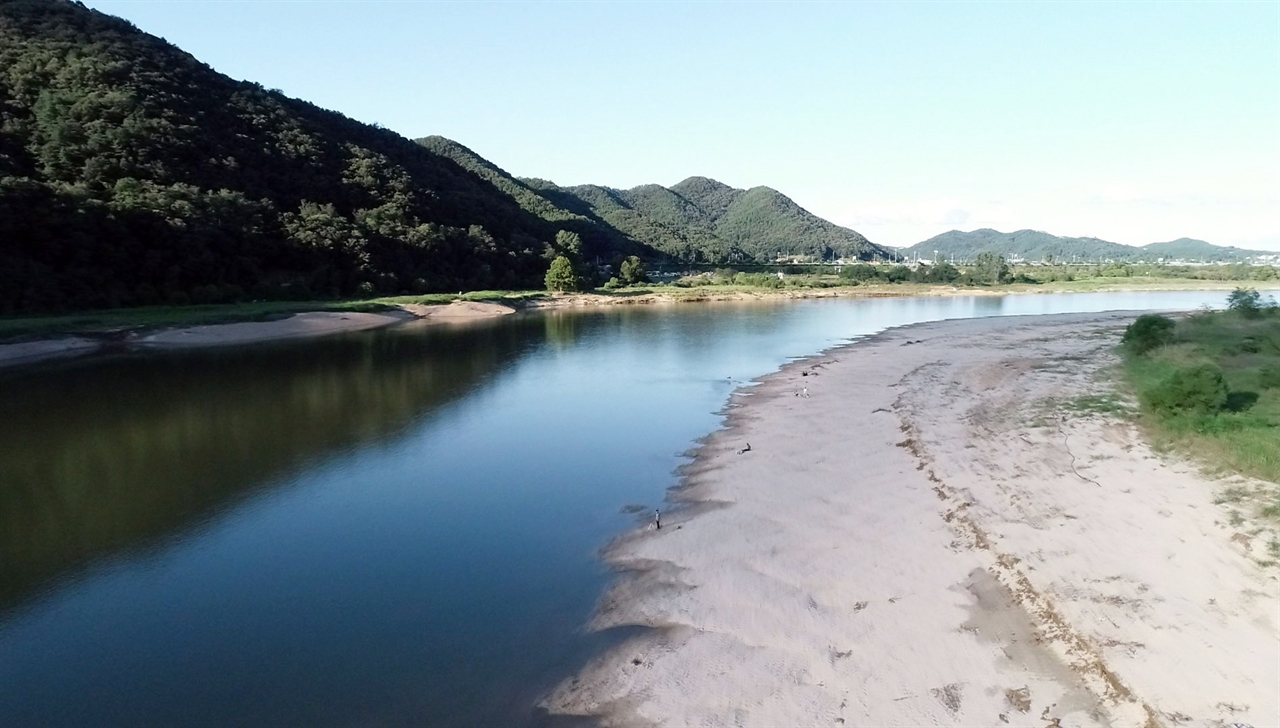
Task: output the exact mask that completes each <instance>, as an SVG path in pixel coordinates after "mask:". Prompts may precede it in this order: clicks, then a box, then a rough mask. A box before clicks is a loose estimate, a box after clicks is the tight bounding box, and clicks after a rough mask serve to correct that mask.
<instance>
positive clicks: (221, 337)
mask: <svg viewBox="0 0 1280 728" xmlns="http://www.w3.org/2000/svg"><path fill="white" fill-rule="evenodd" d="M515 312H516V309H514V308H512V307H510V306H504V305H501V304H496V303H481V302H475V301H456V302H454V303H449V304H437V305H421V304H405V305H402V306H398V307H396V308H394V309H391V310H388V311H383V312H378V313H370V312H360V311H302V312H298V313H293V314H290V315H288V316H286V317H284V318H280V319H275V320H271V321H241V322H234V323H220V324H200V325H196V326H174V327H159V328H157V329H154V330H148V329H134V330H125V331H114V332H108V333H107V335H106V336H97V337H95V336H92V335H89V334H85V335H76V334H72V335H64V336H57V337H53V338H46V339H34V340H32V341H20V342H16V343H9V344H0V368H3V367H6V366H23V365H29V364H34V363H38V362H41V361H48V360H52V359H66V358H72V357H79V356H85V355H88V354H93V353H95V352H98V351H101V350H102V349H104V348H106V347H107V346H113V347H118V348H124V349H125V350H129V351H146V350H173V349H192V348H204V347H218V346H241V345H246V344H257V343H264V342H268V341H285V340H289V339H303V338H314V337H317V336H328V335H333V334H341V333H350V332H355V331H366V330H369V329H377V328H386V327H388V326H394V325H398V324H404V323H408V322H413V321H418V322H422V323H425V324H430V325H458V324H462V323H466V322H470V321H476V320H483V319H489V318H494V317H498V316H505V315H509V314H512V313H515Z"/></svg>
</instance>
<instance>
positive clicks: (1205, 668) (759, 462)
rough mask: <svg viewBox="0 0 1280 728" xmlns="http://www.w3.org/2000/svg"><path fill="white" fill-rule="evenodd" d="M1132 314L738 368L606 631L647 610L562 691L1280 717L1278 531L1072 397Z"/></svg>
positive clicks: (868, 717)
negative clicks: (1238, 513)
mask: <svg viewBox="0 0 1280 728" xmlns="http://www.w3.org/2000/svg"><path fill="white" fill-rule="evenodd" d="M1134 315H1136V314H1134V313H1115V312H1113V313H1103V314H1063V315H1052V316H1044V317H1003V318H998V319H969V320H959V321H944V322H930V323H923V324H914V325H910V326H905V327H900V328H894V329H889V330H887V331H884V332H881V333H879V334H876V335H874V336H870V337H867V338H865V339H861V340H858V341H855V342H852V343H850V344H847V345H843V346H840V347H836V348H833V349H831V350H828V351H826V352H824V353H822V354H818V355H815V356H813V357H809V358H806V359H801V360H797V361H795V362H791V363H789V364H787V365H786V366H784V367H782V368H781V369H779V370H778V371H776V372H774V373H772V374H769V375H766V376H765V377H762V378H760V379H759V380H757V382H756V384H755V386H751V387H748V388H744V389H740V390H738V391H737V392H735V393H734V395H733V396H732V397H731V399H730V402H729V404H728V405H726V410H725V421H724V424H723V425H722V427H721V428H720V429H718V430H717V431H715V432H713V433H711V434H710V435H708V436H707V437H706V438H704V439H703V440H702V441H701V444H700V445H699V446H698V447H697V448H696V451H695V456H694V459H693V460H692V461H691V462H690V463H688V464H687V465H686V466H685V467H684V468H682V471H681V473H680V482H679V483H678V484H677V485H676V486H674V487H673V488H672V489H671V491H670V492H669V498H668V502H669V503H671V504H673V505H674V506H675V507H674V508H673V509H672V510H671V511H669V512H668V513H667V514H665V517H664V519H663V520H664V524H663V528H662V529H661V531H654V530H652V528H651V527H650V528H644V529H638V530H633V531H631V532H629V533H625V534H623V535H621V536H619V537H618V538H617V539H615V540H614V541H613V542H611V543H610V544H609V545H608V546H607V547H606V549H605V553H604V556H605V560H606V562H607V563H609V564H610V565H611V566H612V567H613V568H614V569H615V570H617V571H618V572H619V573H618V576H617V578H616V580H615V583H614V584H613V585H612V586H611V587H610V589H609V590H608V592H607V593H606V594H605V595H604V597H603V598H602V599H601V602H600V605H599V608H598V610H597V612H596V614H595V617H594V618H593V621H592V623H591V624H590V626H589V628H590V629H593V630H602V629H608V628H613V627H620V626H633V627H634V626H640V627H646V628H648V630H647V631H646V632H645V633H644V634H642V635H641V636H638V637H634V638H631V639H629V640H627V641H625V642H624V643H622V644H621V645H619V646H618V647H616V648H614V649H613V650H611V651H609V652H607V653H606V654H604V655H602V656H600V657H598V658H597V659H596V660H594V661H593V662H592V663H591V664H589V665H588V666H587V667H586V668H585V669H584V670H583V671H582V672H580V673H579V674H578V675H577V676H576V677H574V678H572V679H571V680H568V681H566V682H565V683H563V684H562V685H561V686H560V687H559V688H558V689H557V690H556V691H554V692H553V693H552V694H551V695H550V696H549V697H548V698H547V699H546V700H545V702H544V707H546V708H547V709H548V710H550V711H551V712H552V713H553V714H564V715H573V716H590V717H592V718H595V719H597V720H599V721H600V723H601V724H602V725H605V726H614V725H633V724H646V725H647V724H652V725H673V726H675V725H688V724H702V725H737V724H748V725H757V724H765V725H774V724H804V725H820V724H823V725H840V724H853V725H861V724H880V725H885V724H888V725H908V724H910V725H917V724H937V725H1001V724H1013V725H1035V726H1037V727H1039V726H1043V725H1044V724H1045V723H1046V722H1049V723H1050V724H1053V725H1072V726H1076V725H1080V726H1087V725H1132V726H1143V727H1144V728H1146V727H1150V726H1166V725H1167V726H1172V725H1197V726H1219V725H1222V724H1223V722H1224V721H1225V723H1226V724H1230V723H1233V722H1243V723H1246V724H1247V723H1252V724H1254V725H1270V724H1274V723H1276V722H1277V721H1278V720H1280V698H1277V696H1275V695H1274V689H1273V687H1274V685H1275V684H1276V683H1277V682H1278V681H1280V667H1278V666H1277V665H1276V664H1275V661H1274V659H1273V658H1274V655H1275V654H1276V650H1277V648H1280V627H1277V624H1276V621H1275V619H1274V614H1275V613H1276V611H1277V608H1280V588H1278V587H1277V570H1276V566H1275V565H1274V564H1271V565H1270V566H1266V565H1262V561H1261V560H1262V557H1261V556H1260V554H1261V553H1265V549H1263V548H1258V546H1257V545H1255V544H1254V543H1253V542H1252V541H1258V542H1259V544H1260V543H1261V542H1262V540H1265V536H1259V535H1258V534H1255V536H1254V538H1253V539H1252V541H1250V540H1249V539H1248V538H1247V537H1242V534H1241V533H1239V532H1234V531H1236V529H1235V528H1234V527H1233V526H1231V525H1228V524H1227V523H1226V518H1225V513H1224V512H1223V511H1222V509H1221V508H1220V507H1219V506H1216V505H1215V504H1214V495H1215V493H1216V492H1217V491H1218V490H1220V489H1221V487H1222V485H1223V483H1222V482H1221V481H1213V480H1210V479H1207V478H1205V477H1204V476H1202V475H1201V474H1199V472H1198V471H1197V470H1196V469H1195V468H1193V467H1189V466H1188V465H1186V464H1185V463H1181V462H1178V461H1175V460H1165V459H1163V458H1161V457H1159V456H1156V455H1155V454H1153V453H1152V452H1151V451H1150V450H1149V448H1147V447H1146V445H1145V444H1144V443H1143V442H1142V441H1141V438H1140V437H1139V436H1138V433H1137V431H1136V429H1135V428H1134V426H1133V425H1132V424H1130V423H1128V422H1125V421H1122V420H1117V419H1116V418H1115V417H1109V416H1103V415H1098V414H1089V413H1083V414H1082V413H1080V412H1076V411H1073V410H1072V409H1071V405H1070V402H1071V401H1072V400H1071V397H1076V396H1081V395H1083V394H1087V393H1088V392H1091V391H1094V390H1095V389H1096V388H1097V387H1098V386H1099V385H1098V383H1097V382H1096V381H1095V380H1096V376H1097V374H1098V373H1099V372H1101V371H1102V370H1103V369H1104V368H1105V367H1107V366H1110V365H1112V364H1113V363H1114V362H1113V361H1112V359H1113V358H1114V355H1113V354H1111V348H1112V347H1113V346H1114V343H1115V342H1116V341H1118V336H1119V332H1120V330H1121V329H1122V327H1123V325H1124V324H1125V323H1127V322H1128V321H1129V320H1131V319H1132V318H1133V316H1134ZM1100 331H1103V332H1105V334H1100V333H1099V332H1100ZM975 342H979V343H976V344H975ZM806 387H807V388H808V390H809V396H807V397H806V396H797V395H796V392H801V393H802V394H803V391H804V390H803V388H806ZM747 442H750V443H751V450H750V452H746V453H740V452H739V451H740V450H741V449H742V448H743V446H744V444H745V443H747ZM1271 537H1272V538H1274V534H1272V535H1271Z"/></svg>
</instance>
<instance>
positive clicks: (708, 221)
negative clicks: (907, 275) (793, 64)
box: [418, 137, 893, 263]
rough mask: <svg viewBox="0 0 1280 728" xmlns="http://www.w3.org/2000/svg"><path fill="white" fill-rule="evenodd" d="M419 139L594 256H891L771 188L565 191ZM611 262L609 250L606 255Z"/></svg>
mask: <svg viewBox="0 0 1280 728" xmlns="http://www.w3.org/2000/svg"><path fill="white" fill-rule="evenodd" d="M418 142H419V143H420V144H422V145H424V146H426V147H427V148H428V149H431V150H432V151H434V152H437V153H439V154H442V155H444V156H447V157H449V158H450V159H452V160H454V161H455V162H457V163H458V164H459V165H461V166H463V167H464V168H466V169H469V170H471V171H473V172H475V173H476V174H478V175H480V176H481V177H484V178H485V179H487V180H489V181H490V182H492V183H493V184H494V185H495V186H497V187H498V188H499V189H501V190H502V191H503V192H505V193H507V194H508V195H510V196H511V197H512V199H513V200H515V201H516V202H518V203H519V204H520V206H521V207H523V208H524V209H525V210H527V211H529V212H531V213H533V214H535V215H538V216H539V217H542V218H544V219H547V220H551V221H555V222H557V223H558V224H561V225H562V226H563V227H565V228H566V229H571V230H574V231H575V232H578V233H579V234H580V235H581V236H582V237H583V240H585V241H592V240H594V241H598V244H597V245H595V246H589V247H588V250H587V252H588V253H589V254H590V253H593V252H594V253H596V254H597V255H599V254H601V251H615V252H613V253H612V256H613V257H616V255H617V252H616V251H619V250H623V249H625V248H628V246H630V248H629V249H628V250H627V253H628V254H631V253H633V252H634V253H635V254H639V255H642V256H643V255H646V254H649V255H652V254H654V253H657V254H659V255H660V256H663V257H667V258H670V259H673V260H677V261H681V262H687V263H745V262H753V261H754V262H768V261H772V260H773V259H775V258H776V257H778V256H779V255H784V254H792V255H808V256H813V257H817V258H826V259H832V258H841V257H843V258H854V257H861V258H864V259H870V258H872V257H876V256H879V257H892V255H893V254H892V253H891V252H889V251H887V250H885V249H883V248H881V247H879V246H876V245H874V244H872V243H870V242H869V241H867V239H866V238H864V237H863V236H862V235H859V234H858V233H856V232H854V231H852V230H849V229H846V228H842V227H839V226H837V225H834V224H832V223H830V222H827V221H826V220H823V219H821V218H819V217H817V216H815V215H813V214H811V213H809V212H808V211H806V210H804V209H803V208H801V207H800V206H799V205H797V204H795V203H794V202H792V201H791V200H790V199H788V198H787V197H786V196H784V195H782V194H781V193H780V192H777V191H776V190H772V189H769V188H768V187H756V188H753V189H751V190H739V189H734V188H732V187H729V186H728V185H725V184H722V183H720V182H716V181H715V180H712V179H707V178H706V177H690V178H689V179H687V180H684V181H683V182H681V183H679V184H677V185H674V186H672V187H670V188H667V187H663V186H661V185H656V184H647V185H641V186H639V187H634V188H632V189H629V190H620V189H614V188H611V187H602V186H600V185H578V186H574V187H560V186H558V185H556V184H555V183H553V182H549V181H547V180H544V179H538V178H532V177H531V178H525V179H516V178H513V177H511V176H510V175H508V174H507V173H506V172H503V171H502V170H501V169H498V168H497V167H496V166H494V165H493V164H492V163H490V162H488V161H486V160H484V159H482V158H480V157H479V156H478V155H476V154H475V153H474V152H472V151H471V150H469V149H467V148H466V147H464V146H462V145H461V144H458V143H457V142H453V141H450V140H448V139H445V138H443V137H427V138H425V139H419V140H418ZM604 254H605V255H606V257H609V255H610V253H607V252H606V253H604Z"/></svg>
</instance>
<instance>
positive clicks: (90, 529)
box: [0, 318, 573, 611]
mask: <svg viewBox="0 0 1280 728" xmlns="http://www.w3.org/2000/svg"><path fill="white" fill-rule="evenodd" d="M551 320H552V319H550V318H548V321H551ZM540 329H541V326H540V325H539V323H538V322H537V321H534V320H530V319H520V320H518V321H510V322H506V321H504V322H501V323H500V324H497V325H485V326H469V327H466V328H465V329H464V328H454V327H444V328H440V327H435V328H431V329H422V330H418V331H415V330H414V329H413V328H412V327H406V328H404V329H401V330H395V331H386V332H378V333H377V334H374V335H366V336H355V337H338V338H333V339H326V340H321V341H316V342H308V343H307V344H305V345H304V346H292V345H280V346H266V347H261V348H239V349H229V350H208V351H200V352H187V353H182V354H170V355H153V356H123V357H118V358H114V359H111V360H106V361H93V362H77V363H74V364H71V365H63V366H57V367H52V368H43V369H39V370H34V371H26V372H20V373H18V374H16V375H10V376H7V377H5V378H4V379H0V387H3V390H2V391H3V392H4V396H2V397H0V421H3V422H4V423H5V437H3V438H0V611H3V609H4V608H5V607H11V606H12V605H13V604H15V603H16V602H18V601H20V600H21V599H22V597H23V596H24V595H25V594H27V593H29V592H31V591H32V590H33V589H35V588H36V587H38V586H39V585H40V584H42V583H44V582H47V581H49V580H50V579H52V578H53V577H55V576H56V575H58V574H59V573H61V572H62V571H64V570H66V569H67V568H69V567H72V566H74V565H76V564H79V563H83V562H85V561H87V560H91V559H92V558H94V557H95V556H97V555H99V554H102V553H106V552H110V551H111V550H113V549H118V548H122V547H136V546H138V545H139V544H142V543H146V542H148V541H149V540H151V539H153V538H154V537H156V536H160V535H162V534H166V533H169V532H172V531H174V530H177V529H180V528H182V527H184V526H185V525H187V524H190V523H192V522H197V521H199V520H200V519H202V518H205V517H208V515H209V514H210V513H212V512H214V511H216V510H217V509H218V508H219V507H224V506H226V505H228V504H229V503H232V502H234V501H235V500H236V499H237V498H239V497H242V496H244V495H245V494H246V493H249V492H252V491H253V490H254V489H255V488H261V487H264V486H266V485H268V484H270V483H273V482H276V481H277V480H278V478H279V477H280V476H282V475H284V474H286V473H288V472H290V471H293V470H295V469H297V468H299V467H302V466H304V465H305V464H306V463H307V462H308V461H309V460H311V459H313V458H316V457H328V456H331V455H332V454H333V453H336V452H342V451H344V450H347V449H349V448H352V447H355V446H358V445H359V444H360V443H364V442H372V441H376V440H378V439H380V438H383V437H386V436H388V435H390V434H392V433H395V432H397V431H400V430H402V429H403V428H405V427H406V426H407V425H408V424H409V423H411V422H413V421H415V420H416V419H418V418H420V417H421V416H423V415H424V414H426V413H429V412H430V411H432V410H433V409H435V408H438V407H440V406H441V405H443V404H445V403H447V402H449V401H450V400H452V399H454V398H456V397H458V396H460V395H462V394H464V393H466V392H469V391H472V390H474V389H475V388H476V387H478V386H479V385H480V383H481V382H483V381H484V380H485V379H486V378H487V377H489V376H492V375H493V373H494V372H496V371H498V370H499V369H501V368H502V367H503V366H505V365H506V364H508V363H509V362H510V361H512V360H513V359H514V358H515V357H517V356H518V355H519V354H520V353H521V352H522V351H525V350H527V349H528V348H529V347H530V345H531V344H533V343H535V342H537V341H539V340H540V339H541V337H542V333H543V332H542V331H541V330H540ZM556 331H557V334H556V338H557V340H558V341H560V342H562V343H564V342H569V341H571V340H572V337H573V327H572V326H567V325H560V326H558V327H557V329H556Z"/></svg>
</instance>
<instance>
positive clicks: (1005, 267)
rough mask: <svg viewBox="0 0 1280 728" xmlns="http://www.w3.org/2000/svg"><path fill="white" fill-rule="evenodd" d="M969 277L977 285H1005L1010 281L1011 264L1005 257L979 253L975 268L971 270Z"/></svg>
mask: <svg viewBox="0 0 1280 728" xmlns="http://www.w3.org/2000/svg"><path fill="white" fill-rule="evenodd" d="M969 277H970V278H972V279H973V280H974V281H975V282H977V283H988V284H990V283H1005V282H1006V281H1008V280H1009V264H1008V263H1006V262H1005V259H1004V256H1003V255H997V254H995V253H991V252H986V253H978V257H977V259H976V260H974V261H973V267H972V268H970V269H969Z"/></svg>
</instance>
